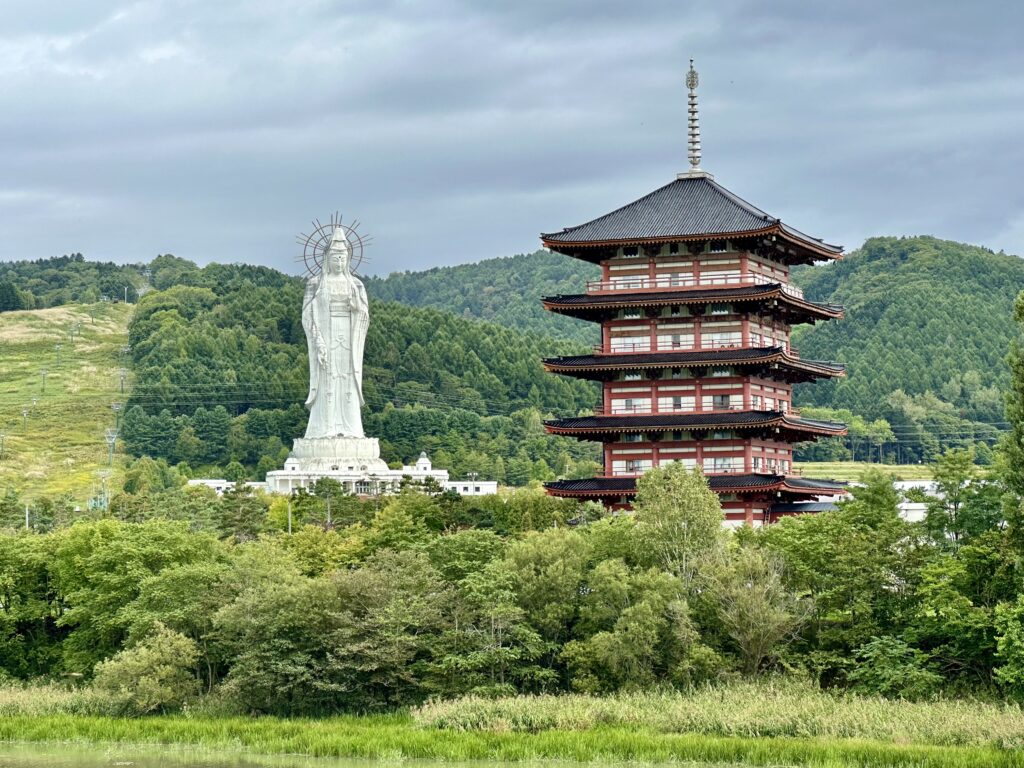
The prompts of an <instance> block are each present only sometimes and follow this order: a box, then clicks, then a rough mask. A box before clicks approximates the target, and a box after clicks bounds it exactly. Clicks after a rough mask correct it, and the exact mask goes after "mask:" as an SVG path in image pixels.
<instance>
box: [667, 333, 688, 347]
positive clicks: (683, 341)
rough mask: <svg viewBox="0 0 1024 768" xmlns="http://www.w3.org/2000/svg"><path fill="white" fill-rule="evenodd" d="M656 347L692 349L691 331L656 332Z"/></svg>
mask: <svg viewBox="0 0 1024 768" xmlns="http://www.w3.org/2000/svg"><path fill="white" fill-rule="evenodd" d="M658 349H693V334H692V333H661V334H658Z"/></svg>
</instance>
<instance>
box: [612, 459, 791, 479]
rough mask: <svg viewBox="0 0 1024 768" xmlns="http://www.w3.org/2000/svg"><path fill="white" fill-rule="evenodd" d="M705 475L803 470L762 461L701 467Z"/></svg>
mask: <svg viewBox="0 0 1024 768" xmlns="http://www.w3.org/2000/svg"><path fill="white" fill-rule="evenodd" d="M701 469H702V470H703V472H704V474H705V475H708V476H710V475H748V474H752V473H758V474H764V475H787V476H789V477H800V476H802V475H803V470H802V469H800V468H798V467H794V466H793V465H792V464H790V467H789V469H783V467H782V464H781V462H778V461H772V462H767V461H762V462H761V463H760V464H759V465H757V466H754V465H753V463H751V464H749V465H748V464H745V463H744V464H736V465H731V466H728V467H717V468H715V467H709V466H705V467H701ZM646 471H647V470H637V471H635V472H605V473H603V474H599V475H598V477H603V478H612V477H640V476H642V475H643V474H644V473H645V472H646Z"/></svg>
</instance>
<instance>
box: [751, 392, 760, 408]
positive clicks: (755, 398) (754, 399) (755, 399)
mask: <svg viewBox="0 0 1024 768" xmlns="http://www.w3.org/2000/svg"><path fill="white" fill-rule="evenodd" d="M750 407H751V408H753V409H754V410H755V411H759V410H761V396H760V395H751V396H750Z"/></svg>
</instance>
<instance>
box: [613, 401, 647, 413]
mask: <svg viewBox="0 0 1024 768" xmlns="http://www.w3.org/2000/svg"><path fill="white" fill-rule="evenodd" d="M650 411H651V399H650V398H649V397H626V398H620V399H618V400H612V413H613V414H618V413H650Z"/></svg>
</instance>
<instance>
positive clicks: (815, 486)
mask: <svg viewBox="0 0 1024 768" xmlns="http://www.w3.org/2000/svg"><path fill="white" fill-rule="evenodd" d="M786 487H787V488H794V489H798V490H801V491H824V492H835V491H845V490H846V483H841V482H838V481H836V480H812V479H810V478H807V477H787V478H786Z"/></svg>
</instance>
